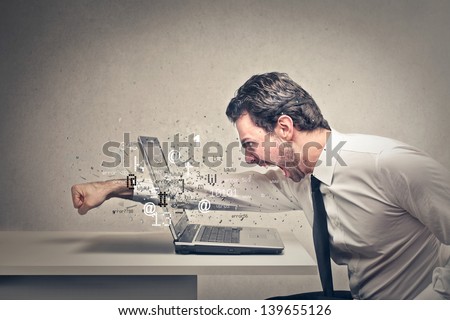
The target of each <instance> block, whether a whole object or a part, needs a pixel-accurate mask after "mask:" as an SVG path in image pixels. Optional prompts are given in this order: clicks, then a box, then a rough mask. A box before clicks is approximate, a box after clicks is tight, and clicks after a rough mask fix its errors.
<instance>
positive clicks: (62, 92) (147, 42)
mask: <svg viewBox="0 0 450 320" xmlns="http://www.w3.org/2000/svg"><path fill="white" fill-rule="evenodd" d="M449 25H450V2H448V1H425V0H424V1H406V0H405V1H356V0H355V1H2V2H1V4H0V55H1V59H0V108H1V120H0V121H1V126H0V130H1V135H0V139H1V140H0V141H1V147H2V148H1V150H2V151H3V152H2V155H1V160H0V161H1V167H2V170H1V173H0V177H1V182H2V183H1V184H0V195H1V204H2V210H1V215H0V230H123V231H144V230H145V231H147V230H150V228H151V227H150V223H149V222H148V221H147V220H146V221H144V220H142V218H141V217H140V216H139V215H137V216H136V215H132V214H131V215H130V214H112V210H115V209H124V208H125V207H126V206H129V205H133V204H132V203H131V202H127V201H119V200H111V201H109V202H108V203H107V204H105V205H104V206H102V207H101V208H99V209H96V210H94V211H92V212H91V213H90V214H88V215H86V216H83V217H80V216H79V215H78V214H77V213H76V211H75V210H73V208H72V205H71V199H70V186H71V185H72V184H74V183H79V182H85V180H87V181H91V180H105V179H107V178H108V177H107V176H106V175H104V174H103V173H102V172H101V170H102V169H103V168H102V167H101V162H102V161H103V160H105V156H104V155H102V146H103V144H104V143H105V142H107V141H109V140H116V141H123V133H124V132H129V133H130V135H131V137H135V136H137V135H139V134H148V135H157V136H159V137H165V136H172V135H173V134H174V133H177V132H180V133H181V134H184V135H188V134H190V133H194V132H195V133H198V134H200V135H201V137H202V141H207V140H215V141H219V142H220V143H223V144H227V143H228V142H230V141H233V140H234V139H235V138H236V133H235V129H234V128H233V126H232V125H231V124H229V123H228V121H227V119H226V117H225V115H224V110H225V107H226V105H227V103H228V101H229V100H230V98H231V97H232V96H233V94H234V92H235V90H236V89H237V88H238V87H239V86H240V85H241V84H242V83H243V82H244V81H245V80H247V79H248V78H249V77H250V76H251V75H253V74H255V73H263V72H267V71H283V72H287V73H288V74H289V75H290V76H291V77H292V78H293V79H294V80H296V81H297V82H299V83H300V84H301V85H302V86H303V87H304V88H305V89H306V90H308V91H309V92H310V93H311V94H312V95H313V97H314V98H315V99H316V101H317V103H318V104H319V106H320V107H321V108H322V111H323V113H324V115H325V117H326V118H327V119H328V120H329V122H330V123H331V125H332V126H333V127H334V128H336V129H338V130H339V131H342V132H361V133H371V134H378V135H382V136H389V137H392V138H395V139H398V140H402V141H405V142H407V143H410V144H413V145H415V146H417V147H419V148H421V149H423V150H425V151H427V152H428V153H430V154H431V155H432V156H433V157H434V158H436V159H437V160H438V161H440V162H441V163H442V164H444V166H446V167H447V168H450V151H449V148H448V147H447V146H448V136H449V126H448V124H447V121H448V120H449V116H450V109H449V107H448V101H449V100H450V99H449V98H450V91H449V90H448V83H449V80H450V64H449V63H448V61H449V53H450V33H449V32H448V30H449ZM264 219H267V220H265V222H267V223H273V224H274V225H276V226H278V227H280V228H282V229H283V228H287V227H286V226H285V225H283V224H282V223H281V222H280V220H277V221H274V220H273V219H272V217H269V218H264ZM291 221H293V222H297V221H300V222H299V223H298V226H297V227H296V229H295V233H296V234H297V235H298V236H299V238H300V239H301V240H302V241H303V242H304V243H305V246H306V247H307V248H308V250H310V251H311V250H312V247H311V239H310V230H309V229H308V228H309V226H307V225H306V224H305V220H304V218H303V217H300V218H299V217H298V216H295V217H293V218H291ZM301 225H304V226H303V228H301V227H300V226H301ZM304 230H306V232H304ZM344 274H345V273H342V275H344ZM205 281H207V279H206V280H205ZM227 281H229V279H228V280H227ZM236 281H237V280H236ZM280 281H281V280H280ZM311 281H312V280H311ZM338 281H341V283H342V284H343V285H344V286H345V276H341V280H338ZM286 283H292V282H291V280H286V281H285V283H284V284H281V283H280V284H279V287H280V288H282V287H283V286H285V285H286ZM302 283H303V282H302ZM314 286H317V283H316V282H314V281H312V282H311V287H314ZM269 287H270V286H269ZM269 289H271V288H269ZM205 290H206V291H205V297H206V296H209V297H214V294H215V293H214V292H210V291H207V290H209V289H205ZM211 290H212V289H211ZM234 292H236V291H235V290H234ZM243 292H246V291H245V290H244V291H243ZM260 292H262V291H260ZM268 292H272V291H270V290H269V291H268ZM217 294H218V295H220V293H217ZM244 296H245V294H244Z"/></svg>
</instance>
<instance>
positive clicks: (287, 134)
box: [274, 114, 294, 141]
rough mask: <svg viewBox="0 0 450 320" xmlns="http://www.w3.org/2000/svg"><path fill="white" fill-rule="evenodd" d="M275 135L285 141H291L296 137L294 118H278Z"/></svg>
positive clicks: (282, 116) (285, 116)
mask: <svg viewBox="0 0 450 320" xmlns="http://www.w3.org/2000/svg"><path fill="white" fill-rule="evenodd" d="M274 131H275V133H276V134H277V135H278V136H279V137H280V138H282V139H283V140H285V141H291V140H292V137H293V136H294V122H293V121H292V118H291V117H289V116H287V115H285V114H283V115H281V116H280V117H279V118H278V121H277V124H276V126H275V129H274Z"/></svg>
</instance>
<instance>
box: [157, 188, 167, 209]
mask: <svg viewBox="0 0 450 320" xmlns="http://www.w3.org/2000/svg"><path fill="white" fill-rule="evenodd" d="M158 196H159V204H158V205H159V206H160V207H167V202H166V201H167V200H166V198H167V192H165V191H164V192H159V193H158Z"/></svg>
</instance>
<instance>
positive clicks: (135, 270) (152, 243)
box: [0, 230, 317, 299]
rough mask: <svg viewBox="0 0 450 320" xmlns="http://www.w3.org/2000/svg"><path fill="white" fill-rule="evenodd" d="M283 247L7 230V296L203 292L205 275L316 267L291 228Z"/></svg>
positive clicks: (3, 292) (1, 245) (2, 268)
mask: <svg viewBox="0 0 450 320" xmlns="http://www.w3.org/2000/svg"><path fill="white" fill-rule="evenodd" d="M281 237H282V239H283V242H284V244H285V250H284V253H283V254H281V255H236V256H235V255H180V254H175V251H174V247H173V244H172V238H171V236H170V234H169V230H166V231H164V232H158V233H144V232H138V233H122V232H101V233H100V232H25V231H18V232H0V299H40V298H45V299H196V298H197V276H201V275H271V276H275V275H312V274H317V267H316V263H315V262H314V261H313V259H312V258H311V257H310V256H309V254H308V253H307V252H306V251H305V249H304V248H303V247H302V246H301V244H300V243H299V242H298V240H297V239H296V238H295V237H294V236H293V235H292V234H291V233H282V234H281Z"/></svg>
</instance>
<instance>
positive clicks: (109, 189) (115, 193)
mask: <svg viewBox="0 0 450 320" xmlns="http://www.w3.org/2000/svg"><path fill="white" fill-rule="evenodd" d="M101 183H102V186H101V187H102V188H103V189H105V190H106V193H107V199H110V198H122V199H133V189H130V188H128V186H127V180H126V179H116V180H108V181H103V182H101Z"/></svg>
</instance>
